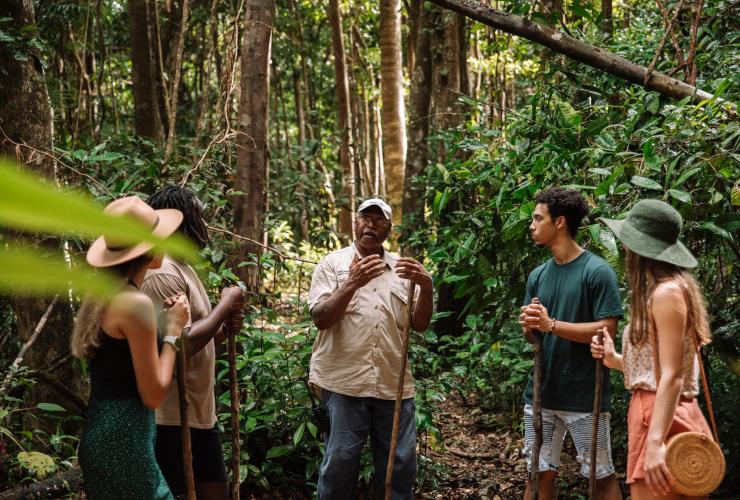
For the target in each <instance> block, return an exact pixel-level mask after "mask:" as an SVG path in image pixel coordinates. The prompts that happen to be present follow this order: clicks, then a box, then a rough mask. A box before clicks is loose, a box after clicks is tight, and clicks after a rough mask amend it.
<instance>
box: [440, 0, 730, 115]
mask: <svg viewBox="0 0 740 500" xmlns="http://www.w3.org/2000/svg"><path fill="white" fill-rule="evenodd" d="M431 2H432V3H434V4H437V5H439V6H441V7H444V8H447V9H450V10H452V11H454V12H457V13H459V14H462V15H464V16H467V17H469V18H471V19H474V20H476V21H479V22H481V23H483V24H485V25H487V26H491V27H493V28H496V29H499V30H501V31H505V32H506V33H511V34H513V35H517V36H520V37H522V38H526V39H527V40H531V41H533V42H536V43H539V44H541V45H544V46H545V47H548V48H550V49H552V50H554V51H555V52H558V53H560V54H563V55H565V56H568V57H570V58H572V59H575V60H576V61H579V62H582V63H584V64H587V65H589V66H591V67H593V68H596V69H600V70H602V71H604V72H606V73H609V74H611V75H614V76H617V77H619V78H622V79H624V80H626V81H628V82H631V83H635V84H638V85H644V86H645V88H647V89H648V90H654V91H656V92H659V93H660V94H663V95H666V96H669V97H673V98H676V99H683V98H685V97H690V98H691V99H692V100H693V101H694V102H700V101H703V100H705V99H711V98H712V97H713V96H712V94H710V93H709V92H706V91H704V90H701V89H697V88H696V87H693V86H691V85H689V84H687V83H684V82H682V81H679V80H676V79H675V78H671V77H669V76H667V75H664V74H662V73H658V72H656V73H653V74H652V75H651V77H650V79H649V80H648V82H647V84H646V85H645V84H644V82H645V75H646V73H647V68H646V67H645V66H641V65H639V64H635V63H633V62H631V61H628V60H627V59H625V58H623V57H621V56H618V55H616V54H613V53H611V52H609V51H607V50H604V49H601V48H598V47H594V46H593V45H589V44H587V43H585V42H582V41H580V40H578V39H576V38H573V37H572V36H570V35H568V34H566V33H563V32H561V31H556V30H554V29H552V28H549V27H547V26H543V25H541V24H538V23H535V22H534V21H531V20H529V19H526V18H524V17H521V16H515V15H513V14H507V13H505V12H500V11H498V10H495V9H492V8H491V7H488V6H487V5H484V4H482V3H480V2H477V1H475V0H431ZM718 101H719V99H718ZM720 102H724V101H720ZM727 106H729V107H730V108H731V112H733V113H734V112H735V106H734V104H732V103H727Z"/></svg>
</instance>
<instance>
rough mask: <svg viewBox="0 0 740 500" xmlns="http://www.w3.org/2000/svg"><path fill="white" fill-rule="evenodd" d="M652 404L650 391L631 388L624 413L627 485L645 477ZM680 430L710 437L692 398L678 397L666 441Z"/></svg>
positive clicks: (710, 434)
mask: <svg viewBox="0 0 740 500" xmlns="http://www.w3.org/2000/svg"><path fill="white" fill-rule="evenodd" d="M654 405H655V393H654V392H652V391H645V390H643V389H635V390H634V391H632V400H631V401H630V408H629V411H628V412H627V484H630V483H634V482H635V481H637V480H639V479H643V478H644V477H645V468H644V465H645V449H646V446H647V437H648V429H649V428H650V420H651V418H652V416H653V406H654ZM680 432H701V433H703V434H706V435H707V436H709V437H712V433H711V431H710V430H709V425H707V421H706V419H705V418H704V415H703V414H702V412H701V409H699V405H698V403H697V402H696V398H691V399H687V398H681V399H679V401H678V406H677V407H676V412H675V414H674V415H673V422H671V427H670V429H668V435H667V436H666V440H667V439H668V438H669V437H671V436H673V435H674V434H678V433H680Z"/></svg>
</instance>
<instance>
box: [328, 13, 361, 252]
mask: <svg viewBox="0 0 740 500" xmlns="http://www.w3.org/2000/svg"><path fill="white" fill-rule="evenodd" d="M329 24H330V25H331V38H332V48H333V50H334V69H335V71H336V79H337V115H338V119H339V133H340V136H341V145H340V146H339V164H340V165H341V167H342V199H341V200H340V208H339V233H340V235H341V236H342V237H343V238H344V239H345V241H351V240H352V215H353V214H354V211H355V197H354V192H355V190H354V175H353V172H354V168H353V160H352V157H353V155H354V151H353V148H352V142H351V139H352V135H353V134H352V132H351V130H350V127H351V126H352V116H350V115H351V112H350V102H349V82H348V78H347V65H346V62H345V61H346V59H345V52H344V35H343V33H342V14H341V12H340V11H339V1H338V0H329Z"/></svg>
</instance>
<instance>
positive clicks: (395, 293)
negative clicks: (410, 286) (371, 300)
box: [390, 283, 409, 330]
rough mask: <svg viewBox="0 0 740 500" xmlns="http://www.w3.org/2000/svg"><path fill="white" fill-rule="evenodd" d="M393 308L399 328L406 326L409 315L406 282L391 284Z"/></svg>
mask: <svg viewBox="0 0 740 500" xmlns="http://www.w3.org/2000/svg"><path fill="white" fill-rule="evenodd" d="M390 300H391V309H392V310H393V316H394V317H395V320H396V326H397V328H398V329H399V330H403V329H404V328H406V323H407V317H408V310H407V307H408V303H409V299H408V295H407V294H406V288H405V283H398V284H393V285H391V297H390Z"/></svg>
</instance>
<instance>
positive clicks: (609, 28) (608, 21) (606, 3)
mask: <svg viewBox="0 0 740 500" xmlns="http://www.w3.org/2000/svg"><path fill="white" fill-rule="evenodd" d="M601 31H603V32H604V33H607V34H608V36H610V37H611V35H612V33H614V18H613V13H612V0H601Z"/></svg>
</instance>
